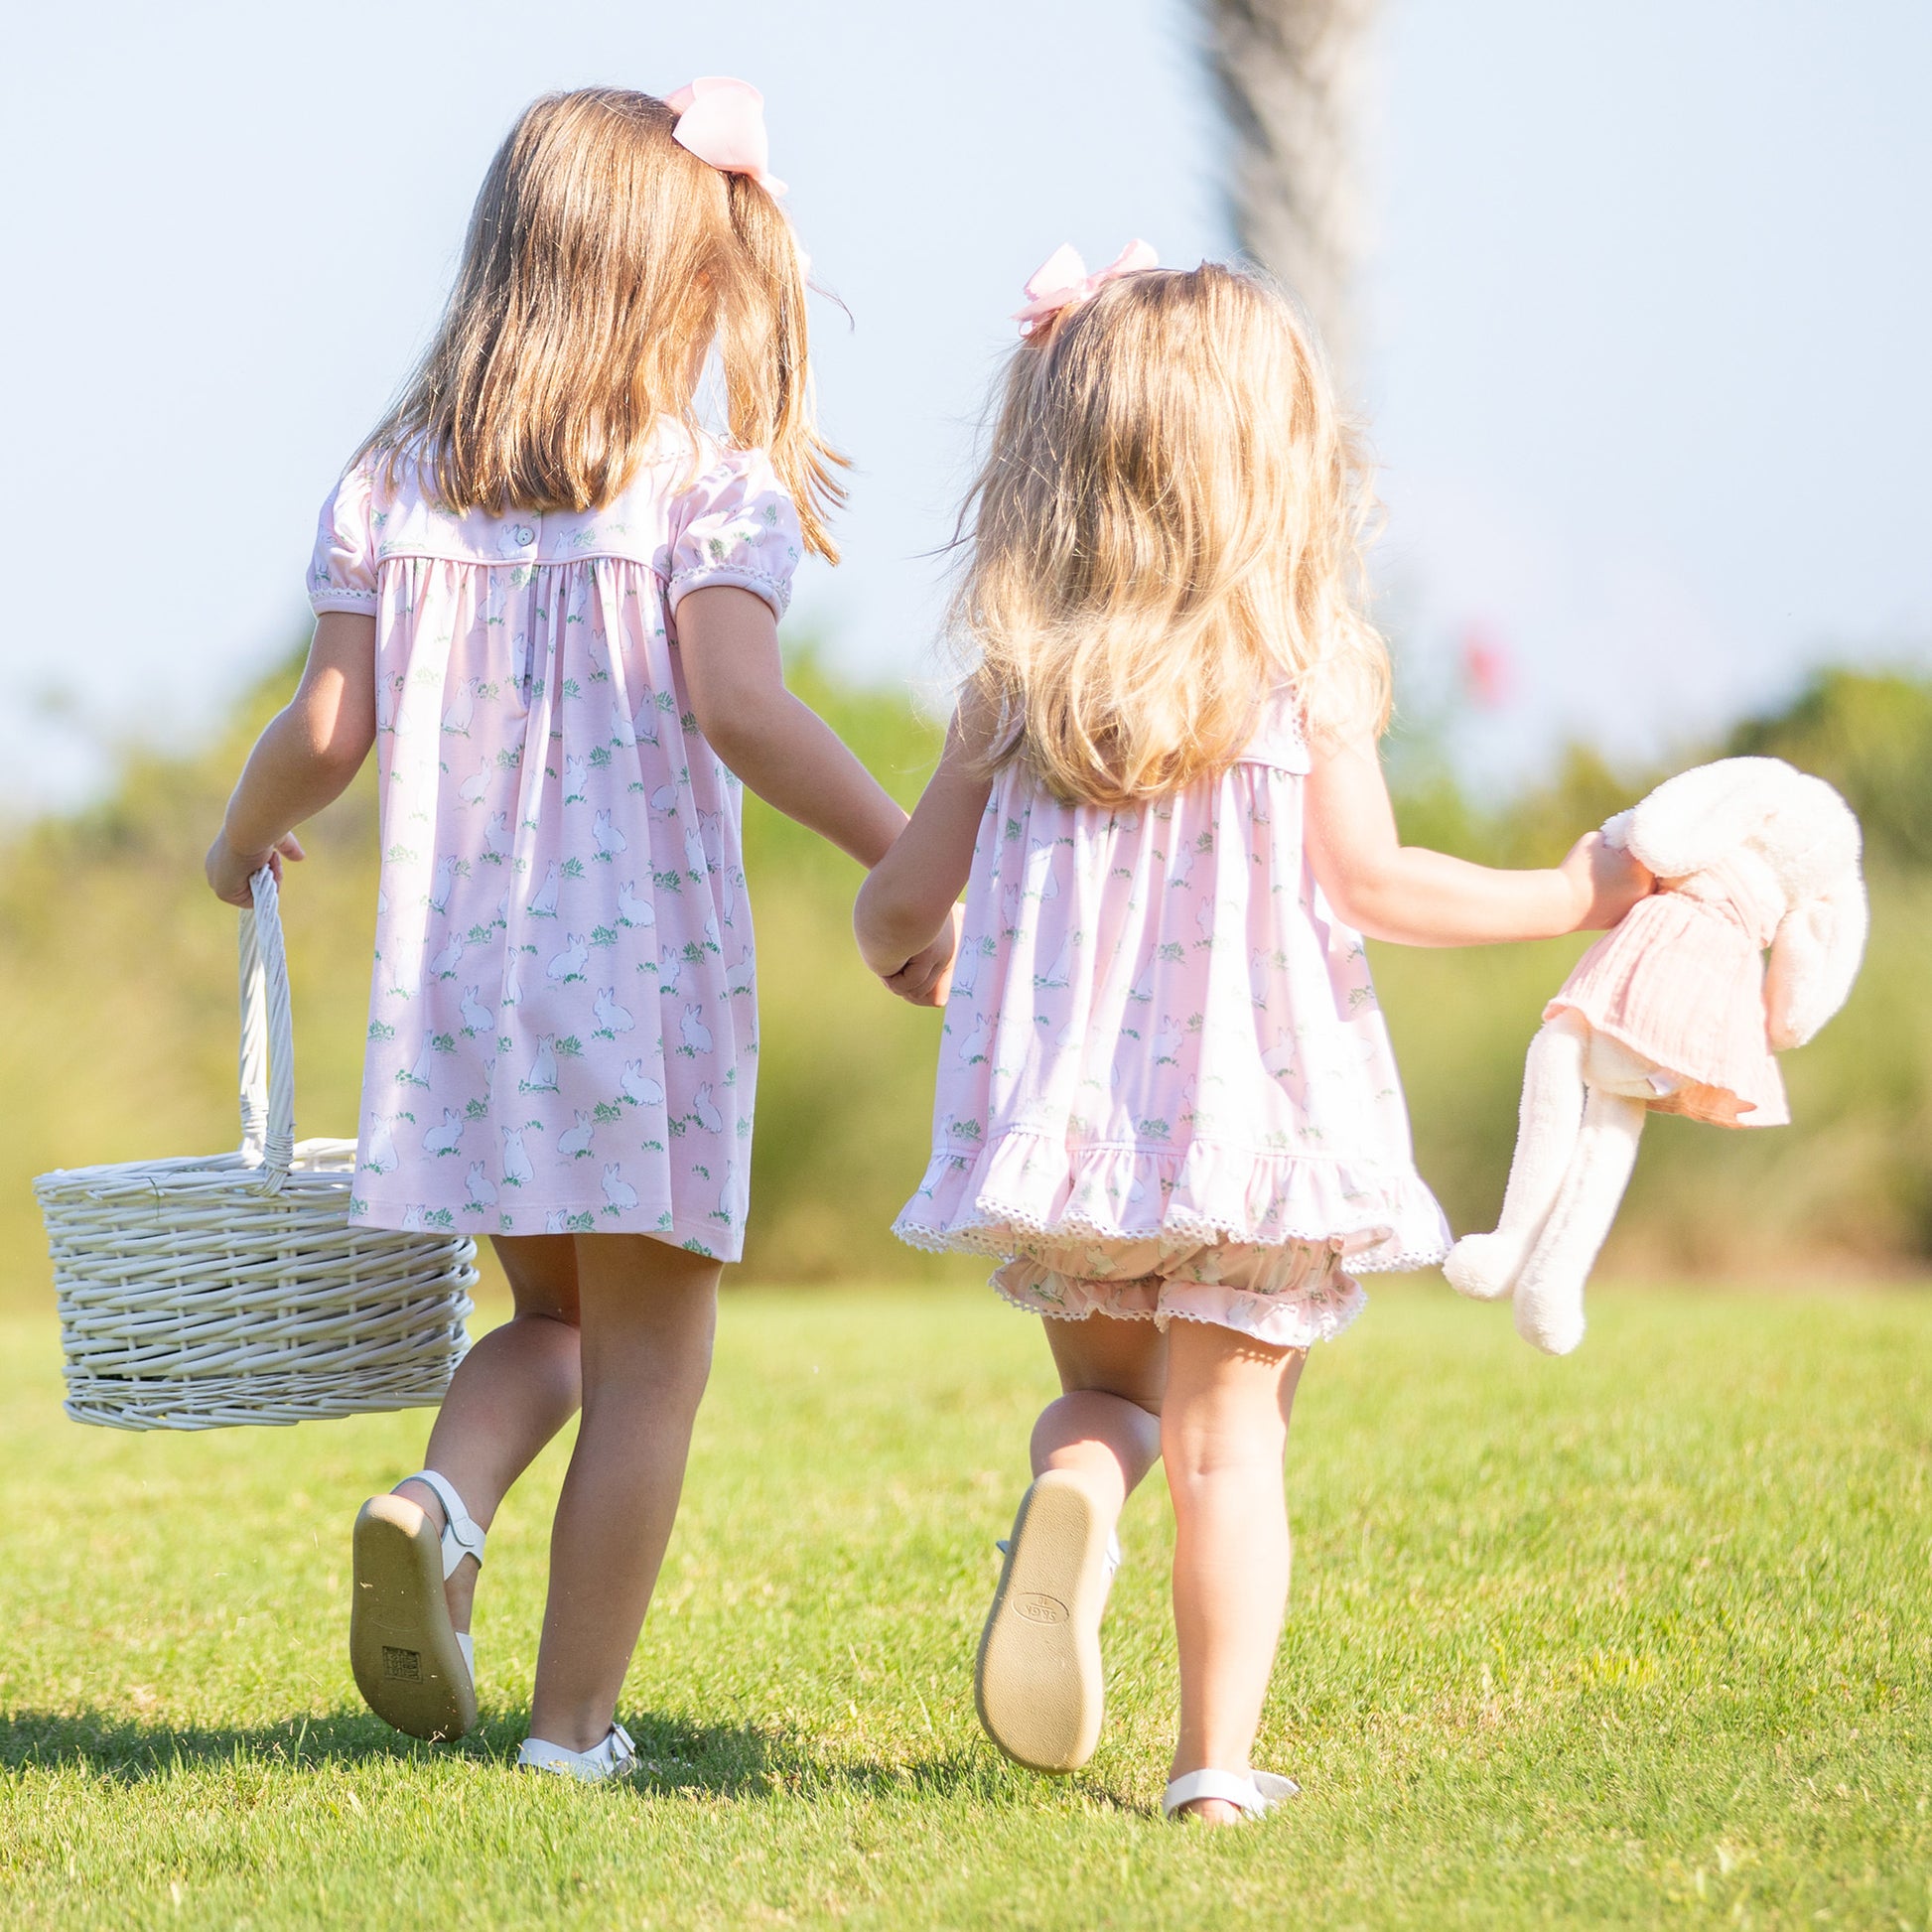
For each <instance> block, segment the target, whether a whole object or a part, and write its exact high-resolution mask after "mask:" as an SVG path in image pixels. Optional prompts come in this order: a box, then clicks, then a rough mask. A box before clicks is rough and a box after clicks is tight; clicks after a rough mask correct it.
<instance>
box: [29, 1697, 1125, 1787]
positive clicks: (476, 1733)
mask: <svg viewBox="0 0 1932 1932" xmlns="http://www.w3.org/2000/svg"><path fill="white" fill-rule="evenodd" d="M624 1724H625V1727H626V1728H627V1729H628V1730H629V1732H630V1734H631V1736H632V1738H633V1739H634V1740H635V1742H636V1746H637V1758H638V1769H637V1772H636V1774H635V1776H634V1777H633V1778H632V1780H631V1784H632V1788H633V1789H635V1790H637V1791H639V1792H651V1791H656V1792H676V1793H683V1794H687V1795H689V1796H692V1797H700V1796H703V1797H715V1798H728V1799H753V1798H762V1797H771V1796H776V1795H778V1794H780V1793H783V1794H786V1795H789V1796H792V1797H796V1798H801V1799H805V1800H807V1801H810V1800H811V1799H814V1798H820V1797H823V1798H833V1797H846V1798H850V1797H853V1796H866V1797H881V1798H883V1797H900V1796H902V1797H918V1798H927V1799H930V1798H940V1799H956V1798H968V1799H972V1800H976V1801H977V1802H979V1803H982V1804H988V1805H992V1806H995V1807H1004V1806H1007V1805H1013V1804H1018V1803H1024V1804H1036V1803H1037V1788H1036V1785H1035V1780H1033V1779H1031V1778H1030V1777H1028V1776H1027V1775H1026V1774H1025V1773H1018V1772H1016V1771H1015V1770H1014V1769H1013V1768H1012V1767H1010V1766H1009V1765H1007V1764H1005V1763H1004V1762H1003V1761H1002V1760H1001V1759H999V1758H998V1757H997V1756H995V1755H994V1753H993V1752H992V1751H991V1750H990V1749H972V1748H968V1749H964V1750H950V1751H938V1752H935V1753H934V1754H932V1755H931V1756H929V1757H910V1758H903V1759H888V1758H883V1757H877V1756H858V1757H848V1756H842V1755H839V1754H836V1753H828V1752H826V1751H824V1750H822V1749H819V1748H816V1747H815V1746H814V1745H813V1743H812V1740H811V1739H810V1738H809V1737H807V1736H804V1735H802V1734H800V1733H797V1732H794V1731H790V1730H786V1729H781V1728H775V1727H774V1728H765V1727H761V1726H759V1725H692V1724H688V1723H685V1722H683V1721H682V1720H679V1719H676V1718H660V1717H653V1716H650V1715H640V1716H630V1715H626V1717H625V1720H624ZM526 1728H527V1726H526V1725H525V1722H524V1720H523V1718H522V1716H521V1714H517V1715H515V1716H493V1715H491V1716H485V1717H484V1718H483V1722H482V1723H481V1724H480V1725H478V1726H477V1728H476V1729H475V1730H473V1731H472V1732H471V1733H470V1734H469V1736H467V1737H464V1738H462V1739H461V1740H459V1741H458V1742H456V1743H454V1744H428V1743H424V1742H421V1741H420V1740H418V1739H416V1738H413V1737H405V1736H404V1735H402V1733H401V1732H399V1731H396V1730H392V1729H391V1728H390V1727H389V1726H388V1725H385V1724H383V1723H382V1722H381V1720H380V1719H378V1718H374V1717H371V1716H370V1715H369V1714H368V1713H367V1712H361V1711H334V1712H329V1713H327V1714H325V1715H324V1716H321V1717H311V1718H294V1719H289V1720H287V1721H286V1722H284V1723H281V1724H275V1725H165V1724H161V1725H156V1724H144V1723H142V1722H141V1721H139V1720H138V1719H131V1718H127V1717H124V1716H121V1715H118V1714H114V1713H109V1712H105V1711H97V1710H83V1711H77V1712H49V1711H15V1712H9V1713H6V1714H4V1715H0V1773H4V1774H17V1773H19V1772H21V1771H24V1770H28V1769H30V1768H31V1769H46V1770H57V1769H63V1768H68V1767H74V1768H78V1769H81V1770H84V1771H85V1772H87V1773H88V1774H89V1775H90V1776H93V1777H97V1778H102V1779H106V1780H109V1781H112V1782H116V1783H121V1784H128V1785H136V1784H144V1783H148V1782H151V1781H154V1780H157V1779H164V1778H170V1777H176V1776H179V1775H180V1774H181V1773H183V1772H184V1771H194V1770H207V1769H214V1768H216V1767H219V1766H223V1765H230V1764H244V1765H248V1766H251V1767H254V1768H258V1769H268V1770H275V1769H286V1770H288V1771H290V1772H295V1771H299V1770H302V1769H305V1768H306V1769H312V1770H326V1769H336V1770H342V1769H346V1768H350V1767H353V1766H356V1765H368V1764H378V1763H384V1762H387V1763H395V1764H410V1763H414V1764H421V1765H424V1766H429V1765H437V1764H449V1763H451V1762H453V1761H454V1762H464V1761H467V1762H470V1763H476V1764H490V1763H494V1764H497V1765H500V1766H502V1767H503V1768H504V1769H505V1770H507V1769H508V1768H509V1767H510V1765H511V1764H512V1763H513V1761H514V1759H515V1755H516V1747H517V1745H518V1744H519V1743H521V1742H522V1740H523V1737H524V1735H525V1731H526ZM1081 1795H1082V1797H1083V1798H1084V1799H1085V1801H1086V1802H1088V1803H1097V1804H1100V1805H1103V1806H1106V1807H1107V1808H1109V1809H1111V1810H1119V1811H1139V1810H1142V1809H1143V1808H1144V1807H1142V1806H1141V1805H1140V1804H1139V1803H1138V1802H1137V1801H1136V1800H1134V1799H1132V1798H1129V1797H1127V1796H1125V1795H1124V1794H1122V1793H1119V1792H1113V1791H1108V1790H1105V1789H1102V1788H1100V1787H1098V1786H1094V1785H1091V1784H1087V1783H1084V1782H1083V1784H1082V1786H1081Z"/></svg>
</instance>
